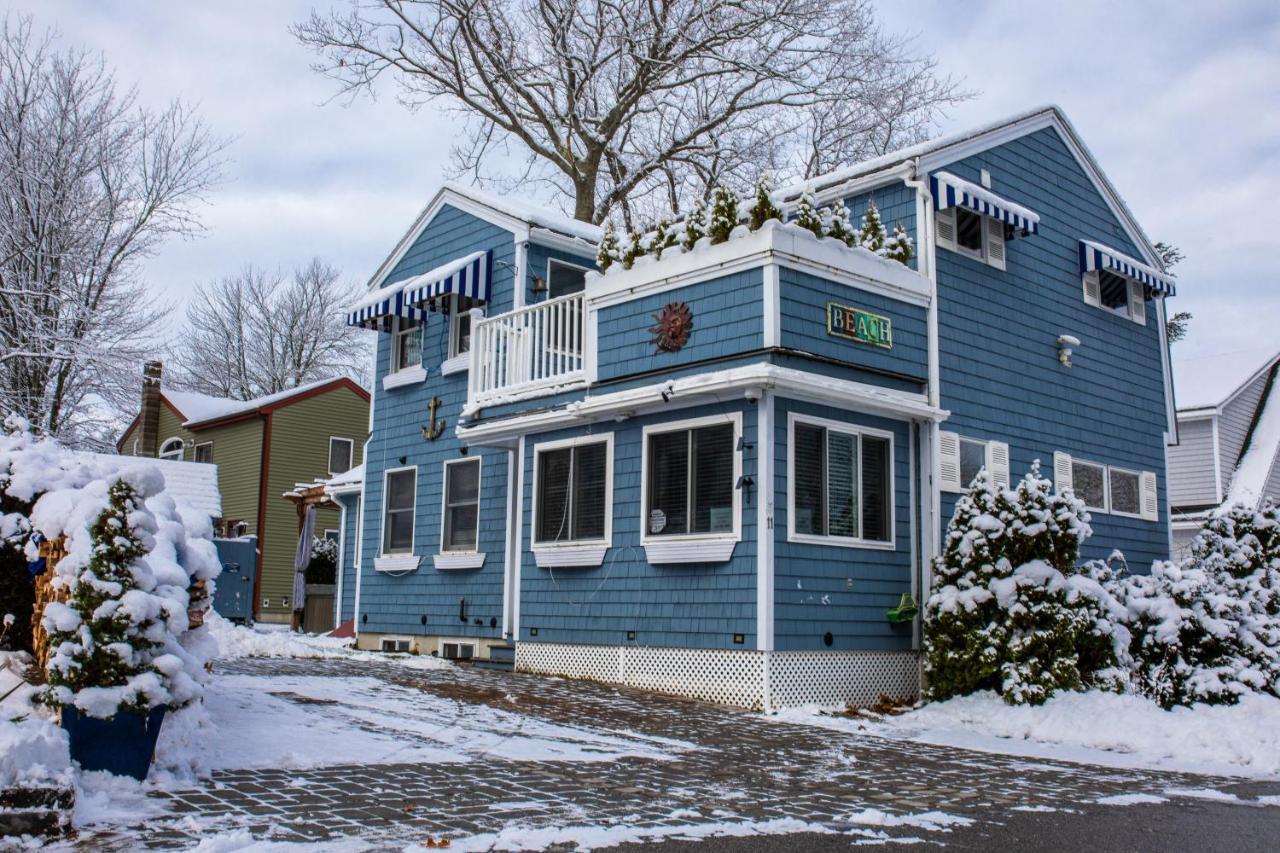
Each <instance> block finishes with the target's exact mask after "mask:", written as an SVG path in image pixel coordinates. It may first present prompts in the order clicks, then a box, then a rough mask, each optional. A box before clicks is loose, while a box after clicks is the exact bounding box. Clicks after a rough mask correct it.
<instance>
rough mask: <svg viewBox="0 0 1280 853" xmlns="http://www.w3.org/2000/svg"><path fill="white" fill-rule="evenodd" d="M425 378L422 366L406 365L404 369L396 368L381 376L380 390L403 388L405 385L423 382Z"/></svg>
mask: <svg viewBox="0 0 1280 853" xmlns="http://www.w3.org/2000/svg"><path fill="white" fill-rule="evenodd" d="M426 379H427V371H426V369H425V368H422V367H406V368H405V369H404V370H397V371H396V372H395V373H388V374H387V375H386V376H384V377H382V390H383V391H390V390H391V389H392V388H403V387H405V386H406V385H417V384H418V383H420V382H425V381H426Z"/></svg>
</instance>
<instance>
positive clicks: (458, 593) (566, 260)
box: [334, 107, 1176, 708]
mask: <svg viewBox="0 0 1280 853" xmlns="http://www.w3.org/2000/svg"><path fill="white" fill-rule="evenodd" d="M805 189H807V190H809V191H810V192H812V193H813V194H814V195H815V196H816V199H817V202H818V203H819V204H830V203H832V202H834V201H836V200H844V202H845V203H846V205H847V206H848V207H849V209H850V210H851V212H852V213H853V215H854V217H855V218H857V217H860V216H861V215H862V214H863V212H864V211H865V210H866V209H867V207H868V204H869V203H870V202H871V201H872V200H874V202H875V204H876V205H877V207H878V209H879V211H880V213H881V215H882V217H883V218H884V220H885V221H886V223H887V224H888V225H889V226H890V227H891V228H892V227H894V226H895V225H899V224H900V225H901V226H902V227H903V228H905V229H906V231H907V233H908V234H909V236H910V238H911V240H912V241H913V244H914V246H915V247H916V253H915V258H914V259H913V260H912V262H911V263H910V264H909V265H905V266H904V265H903V264H901V263H898V262H897V261H893V260H887V259H885V258H882V257H879V256H877V255H876V254H874V253H872V252H869V251H867V250H865V249H862V248H849V247H847V246H845V245H844V244H843V243H841V242H839V241H837V240H834V239H832V238H816V237H814V236H813V235H812V234H810V233H808V232H806V231H804V230H803V229H801V228H799V227H797V226H795V225H792V224H785V225H784V224H782V223H778V222H776V221H772V222H769V223H766V224H765V226H764V227H762V228H760V229H758V230H756V231H749V230H748V229H747V228H746V226H741V227H739V228H738V229H737V230H736V231H735V232H734V235H733V238H732V239H730V240H728V241H726V242H723V243H720V244H717V245H710V244H709V243H708V242H707V241H704V242H703V243H702V244H700V245H698V246H697V247H695V248H693V249H692V250H690V251H682V250H679V249H672V250H668V251H667V252H665V253H664V254H663V256H662V257H661V258H660V259H655V258H652V257H646V258H642V259H641V260H639V261H638V262H637V263H636V264H635V265H634V266H633V267H632V268H631V269H629V270H627V269H622V268H621V266H620V265H617V264H615V265H614V266H613V267H612V268H610V269H609V270H608V271H607V272H606V273H605V274H598V273H596V272H594V260H593V258H594V255H595V244H596V241H597V240H598V239H599V231H598V229H596V228H594V227H592V226H589V225H585V224H583V223H579V222H574V221H572V220H565V219H563V218H561V217H559V216H555V215H551V214H548V213H546V212H544V211H541V210H539V209H538V208H537V207H534V206H528V205H522V204H518V203H515V202H512V201H510V200H508V199H501V198H494V197H491V196H489V195H487V194H484V193H480V192H477V191H475V190H472V189H466V188H460V187H456V186H446V187H445V188H444V189H442V190H441V191H440V192H439V193H438V194H437V195H436V197H435V198H434V199H433V200H432V201H431V203H430V204H429V205H428V206H427V208H426V209H425V210H424V211H423V213H422V214H421V215H420V216H419V217H418V219H417V220H416V221H415V222H414V223H413V225H412V227H411V228H410V229H409V231H408V232H407V233H406V234H405V236H404V237H403V239H402V240H401V241H400V243H399V244H398V245H397V246H396V247H395V250H394V251H393V252H392V253H391V254H390V256H389V257H388V258H387V260H386V261H385V262H384V263H383V264H382V266H381V267H380V268H379V270H378V271H377V273H376V274H375V275H374V277H373V280H372V281H371V283H370V289H369V293H368V295H367V296H366V297H365V298H364V299H363V300H362V301H361V302H360V304H359V305H357V306H354V307H353V310H352V313H351V317H350V320H351V322H352V323H356V324H359V325H363V326H366V327H368V328H370V329H374V330H376V332H377V337H378V345H377V356H376V357H377V364H376V371H377V383H376V387H375V390H374V399H373V410H372V423H371V435H370V438H369V441H368V445H367V447H366V450H365V454H364V459H365V466H364V470H363V479H362V482H351V483H346V484H340V488H336V489H335V490H334V493H335V499H336V500H338V501H339V502H340V503H341V504H342V505H343V506H345V507H346V514H345V522H344V531H343V567H342V584H343V592H342V594H341V595H340V596H339V599H340V605H339V606H340V608H341V610H342V612H341V614H340V618H341V619H342V620H347V619H353V620H354V625H355V629H356V631H357V632H358V636H359V643H360V646H361V647H362V648H374V649H378V648H381V649H390V650H411V651H417V652H419V653H423V654H439V655H443V656H446V657H461V658H465V657H471V658H474V659H479V660H484V659H502V658H510V657H514V660H515V665H516V667H517V668H518V669H520V670H526V671H531V672H541V673H553V674H562V675H570V676H579V677H588V678H596V679H601V680H606V681H614V682H620V683H626V684H632V685H636V686H639V687H643V688H647V689H652V690H658V691H664V692H669V693H673V694H681V695H688V696H694V697H699V698H704V699H710V700H714V701H721V702H727V703H732V704H738V705H744V706H748V707H760V708H773V707H781V706H787V705H795V704H802V703H811V702H822V703H837V702H846V701H870V700H874V699H875V698H876V697H877V696H878V695H879V694H881V693H885V694H889V695H895V696H912V695H914V694H915V693H916V691H917V688H918V680H919V667H918V653H917V650H918V649H919V645H920V633H919V620H918V618H915V619H913V618H910V615H911V611H912V608H911V604H912V602H918V601H921V600H923V598H924V596H926V595H927V594H928V587H929V582H930V578H929V572H928V566H929V562H930V559H931V557H932V556H933V555H934V554H935V553H937V551H938V549H939V541H940V538H941V532H942V530H943V528H944V527H945V525H946V522H947V520H948V518H949V517H950V514H951V511H952V508H953V507H954V504H955V500H956V498H957V496H958V495H959V493H960V492H961V491H962V490H963V489H964V487H965V485H966V484H967V483H968V482H970V480H971V479H972V478H973V476H974V475H975V474H976V473H977V471H978V470H979V469H981V468H982V467H984V466H985V467H986V468H987V469H989V470H990V471H991V472H992V474H993V476H994V477H995V478H996V479H997V480H998V481H1000V482H1009V481H1010V480H1011V479H1014V480H1016V479H1017V478H1018V477H1019V476H1020V475H1021V474H1022V473H1023V472H1024V471H1026V470H1027V469H1028V468H1029V466H1030V465H1031V464H1032V463H1033V461H1036V460H1039V461H1040V462H1041V464H1042V465H1043V466H1044V473H1045V474H1046V476H1051V477H1052V478H1053V479H1054V480H1055V483H1056V485H1057V487H1058V488H1066V487H1070V488H1072V489H1073V490H1074V491H1075V493H1076V494H1077V495H1079V496H1081V497H1083V498H1084V499H1085V500H1086V502H1087V503H1088V505H1089V507H1090V512H1091V514H1092V517H1093V522H1092V525H1093V530H1094V537H1093V539H1092V540H1090V542H1089V543H1088V544H1087V546H1086V549H1085V552H1086V553H1085V556H1087V557H1094V556H1105V555H1106V554H1108V553H1109V552H1110V551H1111V550H1112V549H1115V548H1119V549H1120V550H1122V551H1123V552H1124V553H1125V555H1126V556H1127V557H1128V559H1129V561H1130V564H1131V565H1132V566H1134V567H1138V568H1140V567H1142V566H1144V565H1149V564H1150V562H1151V561H1152V560H1155V559H1158V558H1165V557H1167V556H1168V553H1169V525H1168V512H1167V506H1166V498H1165V448H1166V445H1167V444H1168V443H1172V442H1174V441H1176V422H1175V419H1174V407H1173V402H1172V396H1171V385H1170V381H1169V364H1168V347H1167V344H1166V340H1165V324H1164V318H1165V306H1164V298H1165V297H1167V296H1171V295H1172V294H1173V281H1172V279H1171V278H1170V277H1169V276H1168V275H1166V274H1165V273H1164V272H1163V271H1162V270H1161V268H1160V266H1159V262H1158V260H1157V258H1156V255H1155V253H1154V251H1153V250H1152V247H1151V245H1150V243H1149V242H1148V240H1147V238H1146V237H1145V236H1144V234H1143V232H1142V230H1141V228H1140V227H1139V226H1138V224H1137V223H1136V221H1135V220H1134V218H1133V216H1132V214H1131V213H1130V212H1129V210H1128V209H1127V208H1126V207H1125V205H1124V203H1123V201H1122V200H1121V199H1120V197H1119V195H1118V194H1117V193H1116V191H1115V189H1114V188H1113V187H1112V186H1111V184H1110V182H1109V181H1108V180H1107V178H1106V177H1105V176H1104V175H1103V173H1102V172H1101V170H1100V169H1099V167H1098V165H1097V163H1096V162H1095V161H1094V159H1093V157H1092V156H1091V155H1090V153H1089V151H1088V149H1087V148H1085V146H1084V144H1083V142H1082V141H1081V140H1080V138H1079V137H1078V135H1077V134H1076V132H1075V130H1074V129H1073V128H1072V126H1071V125H1070V123H1069V122H1068V121H1067V120H1066V118H1065V117H1064V116H1063V115H1062V113H1061V112H1060V111H1059V110H1057V109H1055V108H1052V107H1048V108H1042V109H1038V110H1034V111H1031V112H1027V113H1025V114H1022V115H1019V116H1015V117H1013V118H1011V119H1008V120H1006V121H1002V122H1000V123H997V124H993V125H990V126H988V127H984V128H981V129H979V130H976V131H973V132H970V133H966V134H961V135H956V136H951V137H947V138H943V139H939V140H935V141H932V142H929V143H926V144H922V145H919V146H916V147H913V148H910V149H906V150H903V151H898V152H895V153H893V154H890V155H887V156H885V157H881V158H879V159H877V160H875V161H872V162H866V163H862V164H860V165H858V166H856V167H853V168H850V169H846V170H843V171H841V172H840V173H837V174H832V175H828V176H826V177H824V178H821V179H818V180H815V181H811V182H809V183H808V184H807V185H806V186H805V187H795V188H791V189H789V190H783V191H780V192H779V193H778V200H779V201H780V202H781V203H782V204H783V205H784V207H785V206H786V205H787V204H788V203H791V202H794V200H795V199H796V198H797V197H798V195H799V193H800V192H801V191H802V190H805ZM891 612H892V615H891Z"/></svg>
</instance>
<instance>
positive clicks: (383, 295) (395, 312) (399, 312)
mask: <svg viewBox="0 0 1280 853" xmlns="http://www.w3.org/2000/svg"><path fill="white" fill-rule="evenodd" d="M392 317H405V318H407V319H410V320H423V319H425V318H426V312H425V311H422V310H420V309H418V308H413V307H411V306H409V305H406V304H405V301H404V289H403V288H402V287H401V286H400V285H399V284H394V285H392V286H391V287H384V288H382V289H381V290H378V291H375V292H374V293H371V294H369V295H368V296H366V297H365V298H364V299H361V300H360V301H359V302H357V303H356V304H355V306H354V307H353V308H352V309H351V310H350V311H349V312H348V313H347V325H348V326H360V327H362V328H365V329H375V330H381V331H384V332H389V331H391V318H392Z"/></svg>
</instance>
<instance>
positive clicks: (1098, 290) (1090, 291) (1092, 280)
mask: <svg viewBox="0 0 1280 853" xmlns="http://www.w3.org/2000/svg"><path fill="white" fill-rule="evenodd" d="M1084 304H1085V305H1101V304H1102V285H1101V284H1099V282H1098V271H1097V270H1092V271H1090V272H1087V273H1085V274H1084Z"/></svg>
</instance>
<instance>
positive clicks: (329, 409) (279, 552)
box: [116, 361, 369, 623]
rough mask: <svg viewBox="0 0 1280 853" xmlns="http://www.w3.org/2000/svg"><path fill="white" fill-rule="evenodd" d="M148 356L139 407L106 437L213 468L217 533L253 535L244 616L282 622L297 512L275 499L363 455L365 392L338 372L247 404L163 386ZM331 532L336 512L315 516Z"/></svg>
mask: <svg viewBox="0 0 1280 853" xmlns="http://www.w3.org/2000/svg"><path fill="white" fill-rule="evenodd" d="M162 370H163V368H162V366H161V364H160V362H158V361H151V362H147V364H146V365H145V366H144V367H143V379H142V405H141V409H140V411H139V413H138V416H137V417H135V418H134V419H133V422H132V423H130V424H129V427H128V428H127V429H126V430H125V431H124V434H123V435H122V436H121V437H120V440H119V441H118V442H117V443H116V449H117V450H118V451H119V452H120V453H122V454H125V455H131V456H151V457H155V458H159V459H177V460H186V461H188V462H210V463H213V464H215V465H217V466H218V487H219V489H220V490H221V492H222V518H221V519H219V520H218V521H217V522H215V524H216V528H217V530H218V532H219V534H220V535H223V536H227V537H235V536H257V537H258V566H257V573H256V579H255V584H254V596H253V600H254V616H255V618H256V619H258V620H260V621H263V622H284V623H287V622H288V621H289V619H290V616H291V614H292V611H293V608H294V602H292V601H290V600H289V599H290V597H291V596H292V595H293V559H294V551H295V549H296V547H297V541H298V516H297V513H296V511H295V510H294V508H293V506H292V505H291V504H290V503H289V502H288V501H284V500H281V499H280V496H281V495H283V494H284V493H285V492H287V491H289V490H290V489H292V488H293V487H294V486H295V485H296V484H297V483H302V482H307V483H309V482H313V481H315V480H317V479H327V478H329V477H330V476H332V475H334V474H340V473H342V472H343V471H346V470H348V469H349V468H352V467H354V466H356V465H359V464H360V463H361V462H362V461H363V460H362V459H361V453H362V451H363V445H364V440H365V437H366V436H367V435H368V432H369V392H368V391H366V390H365V389H363V388H361V387H360V386H359V385H357V384H356V383H355V382H353V381H352V380H350V379H347V378H345V377H342V378H338V379H326V380H322V381H320V382H312V383H310V384H307V385H302V386H299V387H297V388H292V389H290V390H288V391H282V392H280V393H278V394H272V395H270V396H267V397H260V398H258V399H256V400H230V399H225V398H221V397H210V396H207V395H205V394H196V393H192V392H188V391H173V390H170V389H168V388H165V387H164V385H163V383H162V382H161V378H162ZM327 531H332V535H333V536H335V537H336V536H337V531H338V513H337V511H335V510H332V509H322V510H320V511H319V512H318V513H317V514H316V535H317V536H321V535H325V534H326V532H327Z"/></svg>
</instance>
